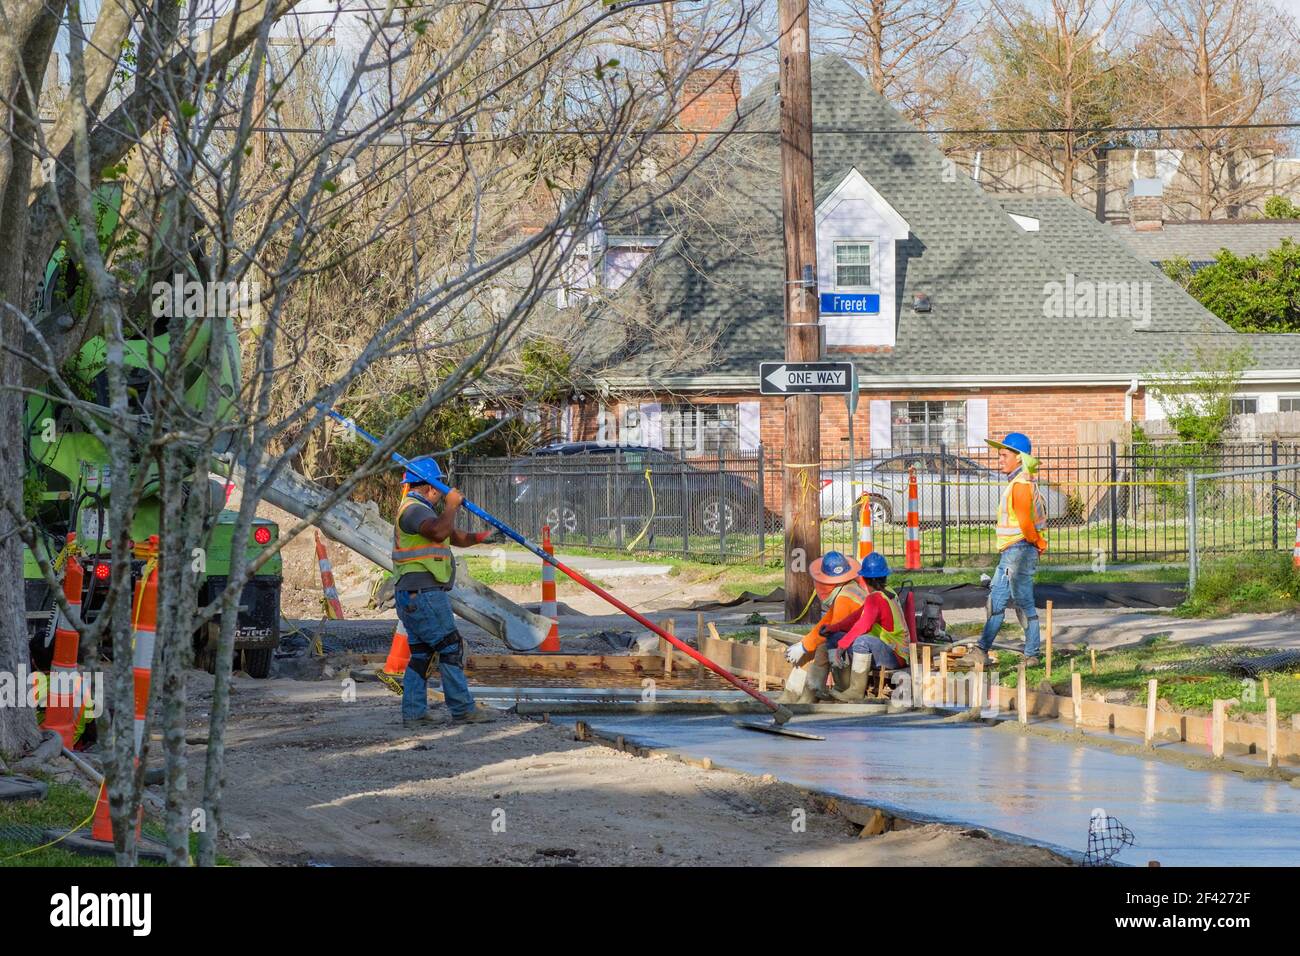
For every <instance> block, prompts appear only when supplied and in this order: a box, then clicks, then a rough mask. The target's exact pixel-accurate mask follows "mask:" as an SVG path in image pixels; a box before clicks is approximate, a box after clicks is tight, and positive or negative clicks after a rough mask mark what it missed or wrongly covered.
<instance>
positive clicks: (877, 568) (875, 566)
mask: <svg viewBox="0 0 1300 956" xmlns="http://www.w3.org/2000/svg"><path fill="white" fill-rule="evenodd" d="M862 577H864V578H867V579H871V578H887V577H889V562H888V561H886V560H885V556H884V555H883V554H881V553H880V552H879V551H872V552H871V553H870V554H869V555H867V556H866V557H865V558H863V559H862Z"/></svg>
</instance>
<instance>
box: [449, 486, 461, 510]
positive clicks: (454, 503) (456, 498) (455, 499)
mask: <svg viewBox="0 0 1300 956" xmlns="http://www.w3.org/2000/svg"><path fill="white" fill-rule="evenodd" d="M464 502H465V496H464V495H462V494H461V493H460V492H459V491H457V490H456V489H455V488H452V489H451V490H450V491H448V492H447V500H446V502H445V507H448V508H459V507H460V506H461V505H462V504H464Z"/></svg>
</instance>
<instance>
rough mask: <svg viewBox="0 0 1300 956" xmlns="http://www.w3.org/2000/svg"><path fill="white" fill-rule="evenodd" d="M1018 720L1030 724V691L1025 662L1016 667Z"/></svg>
mask: <svg viewBox="0 0 1300 956" xmlns="http://www.w3.org/2000/svg"><path fill="white" fill-rule="evenodd" d="M1016 720H1018V721H1020V723H1022V724H1027V723H1029V689H1028V688H1027V687H1026V686H1025V662H1024V661H1021V662H1020V663H1019V664H1017V665H1016Z"/></svg>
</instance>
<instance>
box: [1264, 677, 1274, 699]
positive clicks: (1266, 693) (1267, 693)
mask: <svg viewBox="0 0 1300 956" xmlns="http://www.w3.org/2000/svg"><path fill="white" fill-rule="evenodd" d="M1270 696H1272V695H1270V694H1269V692H1268V678H1267V677H1265V678H1264V699H1265V700H1268V698H1269V697H1270Z"/></svg>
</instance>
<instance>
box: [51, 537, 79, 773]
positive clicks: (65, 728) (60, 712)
mask: <svg viewBox="0 0 1300 956" xmlns="http://www.w3.org/2000/svg"><path fill="white" fill-rule="evenodd" d="M76 541H77V536H76V535H75V534H70V535H68V547H69V549H71V548H72V546H73V545H74V544H76ZM83 580H84V575H83V572H82V568H81V562H80V561H78V560H77V556H76V555H75V554H71V553H70V554H69V555H68V561H67V564H65V565H64V567H63V597H64V599H65V600H66V601H67V602H68V605H69V606H70V607H73V608H76V609H77V611H78V613H80V611H81V585H82V582H83ZM54 613H55V624H54V660H53V661H52V662H51V664H50V692H49V703H48V705H47V706H46V708H45V729H46V730H53V731H55V732H57V733H58V735H59V736H60V737H62V738H63V746H65V747H67V748H68V749H72V745H73V743H75V742H76V737H77V716H78V714H79V708H78V707H77V698H78V697H79V696H80V695H79V694H77V693H76V692H75V690H74V686H75V682H76V675H77V651H78V649H79V645H80V642H81V636H80V635H79V634H78V633H77V630H76V628H74V627H73V626H72V622H71V621H69V620H68V616H67V615H66V614H64V613H63V609H62V608H61V607H59V606H58V604H55V606H54Z"/></svg>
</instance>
